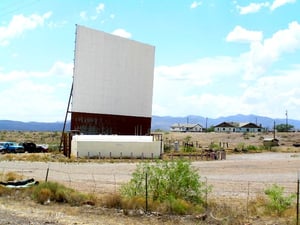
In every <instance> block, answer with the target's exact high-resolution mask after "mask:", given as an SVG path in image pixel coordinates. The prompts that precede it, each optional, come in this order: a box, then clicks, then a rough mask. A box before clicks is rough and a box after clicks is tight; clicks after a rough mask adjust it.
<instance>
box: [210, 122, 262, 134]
mask: <svg viewBox="0 0 300 225" xmlns="http://www.w3.org/2000/svg"><path fill="white" fill-rule="evenodd" d="M263 130H264V129H263V128H262V127H261V125H256V124H255V123H235V122H222V123H220V124H218V125H216V126H215V127H214V131H215V132H241V133H245V132H254V133H256V132H262V131H263Z"/></svg>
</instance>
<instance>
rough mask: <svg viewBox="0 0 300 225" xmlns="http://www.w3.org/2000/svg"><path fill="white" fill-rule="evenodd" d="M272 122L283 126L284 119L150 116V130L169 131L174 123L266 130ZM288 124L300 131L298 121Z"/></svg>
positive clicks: (248, 116)
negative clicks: (232, 124)
mask: <svg viewBox="0 0 300 225" xmlns="http://www.w3.org/2000/svg"><path fill="white" fill-rule="evenodd" d="M274 121H275V124H285V123H286V119H285V118H284V119H274V118H269V117H264V116H257V115H241V114H238V115H234V116H226V117H219V118H216V119H212V118H206V117H202V116H194V115H190V116H186V117H169V116H164V117H160V116H152V127H151V129H152V130H157V129H161V130H165V131H167V130H170V126H171V125H172V124H175V123H198V124H200V125H201V126H203V127H204V128H205V127H206V126H207V127H210V126H215V125H218V124H219V123H222V122H239V123H243V122H251V123H255V124H258V125H260V124H261V125H262V127H265V128H268V129H273V126H274ZM288 124H290V125H293V126H294V128H295V129H297V130H299V129H300V121H299V120H293V119H288Z"/></svg>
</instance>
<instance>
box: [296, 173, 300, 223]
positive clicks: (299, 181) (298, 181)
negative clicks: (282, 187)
mask: <svg viewBox="0 0 300 225" xmlns="http://www.w3.org/2000/svg"><path fill="white" fill-rule="evenodd" d="M299 183H300V180H299V172H298V180H297V223H296V224H297V225H299Z"/></svg>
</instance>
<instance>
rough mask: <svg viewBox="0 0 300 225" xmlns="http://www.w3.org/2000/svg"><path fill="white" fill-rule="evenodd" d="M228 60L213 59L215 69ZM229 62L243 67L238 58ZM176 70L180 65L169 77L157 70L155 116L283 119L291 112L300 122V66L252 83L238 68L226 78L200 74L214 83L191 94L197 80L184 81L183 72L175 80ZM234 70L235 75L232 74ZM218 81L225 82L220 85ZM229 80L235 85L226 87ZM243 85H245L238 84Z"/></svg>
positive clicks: (200, 76)
mask: <svg viewBox="0 0 300 225" xmlns="http://www.w3.org/2000/svg"><path fill="white" fill-rule="evenodd" d="M224 59H225V60H224V61H223V62H222V63H220V59H214V58H211V59H210V61H211V63H214V62H215V67H218V66H221V65H225V64H226V62H228V60H229V59H227V58H224ZM214 60H215V61H214ZM229 61H231V62H232V63H235V64H239V60H238V59H230V60H229ZM202 63H203V62H202V60H198V61H197V62H195V64H202ZM203 64H204V63H203ZM203 66H204V65H202V67H201V66H200V65H198V66H196V65H194V67H195V68H198V69H200V67H201V69H203V70H205V67H203ZM176 68H178V66H177V67H174V68H172V70H169V71H170V74H169V75H168V76H167V75H166V74H164V75H162V74H161V71H160V70H159V69H160V68H157V69H156V72H155V82H154V104H153V115H173V116H187V115H201V116H207V117H210V118H217V117H220V116H228V115H235V114H246V115H248V114H256V115H262V116H269V117H272V118H281V117H282V116H283V115H284V112H285V110H288V111H289V115H290V118H294V119H300V116H299V113H298V109H299V107H300V89H299V88H298V86H299V83H300V76H299V74H300V64H299V65H295V66H294V67H292V68H290V69H288V70H285V71H284V70H282V71H276V72H274V73H275V74H272V76H268V75H264V76H261V77H259V78H257V80H255V81H251V82H248V81H243V80H242V79H241V77H240V76H239V70H236V69H230V70H228V71H227V73H228V74H227V75H226V76H225V77H224V76H222V75H223V74H222V73H221V72H217V73H216V74H215V75H214V76H209V78H208V77H205V76H203V75H202V73H199V76H198V79H199V80H201V78H202V79H203V80H209V81H210V82H208V83H207V84H205V85H204V83H203V86H198V90H199V91H198V92H195V91H192V92H189V89H192V88H193V87H194V86H193V85H192V84H193V82H195V79H196V78H195V77H194V78H193V80H192V81H191V82H188V83H189V85H187V83H186V81H185V79H183V78H182V77H184V73H183V71H181V72H177V73H180V74H181V75H180V76H179V75H178V74H177V75H176V77H181V79H172V73H175V71H176ZM198 69H197V70H198ZM231 70H232V72H230V71H231ZM225 71H226V68H225ZM198 72H199V71H198ZM164 73H167V70H166V69H164ZM229 73H230V74H229ZM187 79H189V77H187ZM218 79H221V80H223V81H222V82H217V80H218ZM226 80H230V82H229V83H230V84H231V85H227V84H224V82H226ZM291 81H292V82H291ZM242 83H243V85H237V84H242ZM198 84H199V82H198ZM220 84H221V85H224V87H223V86H220ZM195 85H196V84H195ZM236 89H238V90H239V92H240V94H239V95H236V94H234V95H232V94H231V92H233V91H234V90H236Z"/></svg>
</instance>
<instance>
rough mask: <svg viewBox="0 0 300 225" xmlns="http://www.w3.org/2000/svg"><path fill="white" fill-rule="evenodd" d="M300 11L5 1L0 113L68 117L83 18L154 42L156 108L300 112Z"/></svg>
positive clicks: (183, 2)
mask: <svg viewBox="0 0 300 225" xmlns="http://www.w3.org/2000/svg"><path fill="white" fill-rule="evenodd" d="M299 12H300V3H299V0H298V1H297V0H265V1H258V0H257V1H255V0H253V1H247V0H240V1H238V0H235V1H230V0H228V1H220V0H202V1H189V0H178V1H167V0H161V1H153V0H128V1H125V0H123V1H120V0H109V1H108V0H107V1H106V0H103V1H94V0H91V1H88V0H85V1H83V0H82V1H79V0H77V1H74V0H64V1H61V0H23V1H19V0H1V1H0V102H1V105H2V106H1V110H0V119H9V120H19V121H43V122H52V121H63V120H64V116H65V112H66V108H67V102H68V97H69V93H70V88H71V83H72V72H73V60H74V47H75V45H74V41H75V24H79V25H83V26H87V27H90V28H94V29H97V30H101V31H104V32H107V33H112V34H116V35H119V36H122V37H125V38H130V39H133V40H136V41H140V42H143V43H147V44H150V45H153V46H155V49H156V52H155V73H154V94H153V108H152V114H153V115H157V116H188V115H199V116H204V117H209V118H217V117H220V116H227V115H235V114H246V115H248V114H256V115H260V116H268V117H271V118H285V113H286V110H287V111H288V116H289V118H292V119H300V113H299V109H300V88H299V84H300V13H299Z"/></svg>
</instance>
